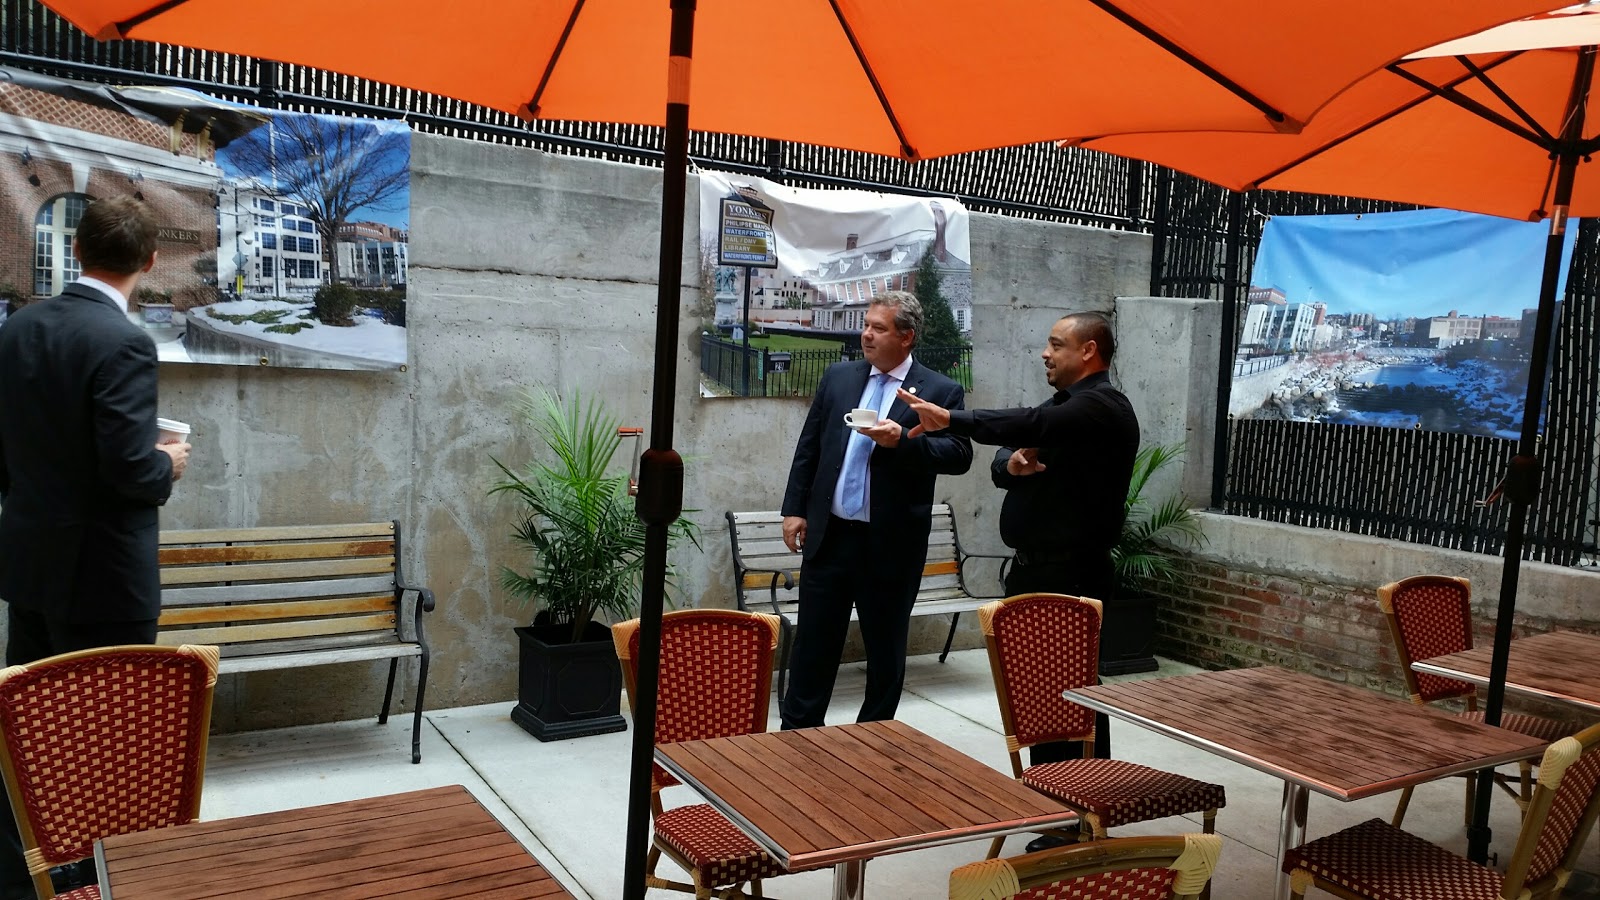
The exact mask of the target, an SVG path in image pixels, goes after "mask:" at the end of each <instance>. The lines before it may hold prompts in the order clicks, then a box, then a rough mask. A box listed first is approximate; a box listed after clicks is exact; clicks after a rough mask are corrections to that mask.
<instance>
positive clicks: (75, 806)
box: [0, 647, 217, 866]
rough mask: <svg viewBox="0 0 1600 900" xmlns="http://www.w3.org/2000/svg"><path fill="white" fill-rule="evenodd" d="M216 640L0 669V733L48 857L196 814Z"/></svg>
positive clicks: (76, 855) (70, 854) (68, 855)
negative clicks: (209, 644) (209, 643)
mask: <svg viewBox="0 0 1600 900" xmlns="http://www.w3.org/2000/svg"><path fill="white" fill-rule="evenodd" d="M216 666H217V649H216V648H215V647H181V648H176V647H114V648H107V649H104V650H93V651H85V652H82V653H70V654H64V655H62V656H56V657H51V658H50V659H46V660H41V661H40V662H37V663H33V664H32V665H29V666H19V667H13V668H10V669H6V670H4V671H3V672H0V741H3V744H4V752H5V755H6V757H7V758H8V763H9V768H10V770H11V772H12V773H13V775H14V779H15V784H14V787H13V790H14V791H15V792H16V794H17V795H20V797H21V802H22V804H23V806H24V807H25V813H26V814H25V816H22V815H19V817H18V818H19V820H20V819H23V818H25V819H26V820H27V824H28V826H29V827H31V829H32V832H33V837H34V840H35V841H37V842H38V845H39V851H40V853H41V854H42V856H43V858H44V860H45V862H47V863H48V864H49V865H52V866H53V865H59V864H61V863H66V862H71V861H73V860H78V859H83V858H84V857H86V856H89V855H91V854H92V853H93V850H94V842H95V841H96V840H98V839H100V838H103V837H108V836H110V835H116V834H126V833H129V832H135V831H144V830H146V829H151V828H160V827H163V826H167V825H177V824H181V823H184V822H188V821H192V820H193V819H195V818H196V817H197V816H198V815H199V811H200V791H201V786H202V783H203V780H204V775H205V748H206V739H207V730H208V728H209V725H210V721H211V696H212V691H213V689H214V687H215V685H216Z"/></svg>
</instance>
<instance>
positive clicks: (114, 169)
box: [0, 84, 222, 308]
mask: <svg viewBox="0 0 1600 900" xmlns="http://www.w3.org/2000/svg"><path fill="white" fill-rule="evenodd" d="M194 124H195V123H194V122H189V123H187V125H186V122H185V117H184V116H182V115H178V116H175V120H174V121H173V122H172V123H171V124H166V125H164V124H162V123H160V122H156V121H149V120H146V119H143V118H138V117H135V116H133V115H129V114H127V113H125V112H121V111H117V110H114V109H109V108H103V107H101V106H97V105H95V104H92V103H88V102H83V101H80V100H77V99H71V98H67V97H62V96H57V95H55V94H50V93H46V92H44V91H39V90H34V89H32V88H29V87H24V86H21V85H16V84H0V292H3V293H5V294H7V295H10V296H14V297H19V298H21V299H22V300H24V301H26V300H28V299H36V298H40V297H48V296H52V295H54V294H55V293H58V292H59V291H60V290H61V288H62V287H63V286H64V285H65V284H66V283H67V282H69V281H71V280H72V278H73V277H75V276H76V274H77V267H76V265H75V264H74V263H73V261H72V260H71V239H72V235H73V234H74V233H75V232H76V226H77V216H78V215H80V214H81V212H82V207H83V205H84V204H85V203H87V202H88V201H90V200H93V199H98V198H101V197H112V196H118V195H126V194H135V195H137V196H140V197H142V198H143V199H144V201H145V202H146V203H148V204H149V205H150V206H151V208H152V209H153V210H154V211H155V212H156V215H157V216H158V218H159V219H160V221H161V223H162V226H163V227H162V231H161V237H160V240H159V243H158V251H159V253H160V257H159V260H158V262H157V265H156V267H155V269H154V270H153V271H152V272H151V273H150V275H149V277H148V278H147V279H146V280H145V282H144V286H145V287H148V288H150V289H151V290H154V291H157V292H161V293H168V294H171V295H172V296H173V299H174V301H175V302H177V303H178V305H179V306H180V308H186V307H188V306H193V305H197V304H198V303H202V302H210V300H212V299H214V298H215V291H214V289H213V288H212V287H211V285H212V284H213V283H214V282H215V271H216V265H215V258H216V251H217V215H216V198H217V187H218V185H219V183H220V181H221V177H222V173H221V170H220V168H219V167H218V166H217V164H216V162H215V147H214V145H213V142H212V139H211V134H210V126H208V125H201V126H200V128H199V130H188V129H190V128H193V127H194ZM208 264H209V265H208Z"/></svg>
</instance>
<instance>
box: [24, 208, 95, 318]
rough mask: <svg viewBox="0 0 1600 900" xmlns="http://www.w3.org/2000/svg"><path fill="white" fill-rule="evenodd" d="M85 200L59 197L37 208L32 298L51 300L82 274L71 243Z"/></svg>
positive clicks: (81, 268)
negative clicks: (49, 298)
mask: <svg viewBox="0 0 1600 900" xmlns="http://www.w3.org/2000/svg"><path fill="white" fill-rule="evenodd" d="M89 200H90V197H89V195H87V194H59V195H57V196H55V197H52V198H50V199H49V200H46V201H45V203H44V205H43V206H41V207H39V214H38V215H36V216H34V218H33V295H34V296H35V297H54V296H55V295H56V294H59V293H61V291H62V289H63V288H65V287H66V286H67V285H68V284H71V283H72V282H73V281H74V280H75V279H77V277H78V276H79V275H82V274H83V266H82V265H80V264H79V263H78V260H77V258H76V257H74V256H73V255H72V242H73V240H74V239H75V238H76V237H77V235H78V220H80V219H82V218H83V210H84V207H86V206H88V205H89Z"/></svg>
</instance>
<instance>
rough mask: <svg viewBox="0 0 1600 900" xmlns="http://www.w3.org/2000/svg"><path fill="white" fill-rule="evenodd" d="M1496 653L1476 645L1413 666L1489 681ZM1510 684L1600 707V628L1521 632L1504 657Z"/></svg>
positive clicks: (1477, 681) (1591, 707) (1528, 692)
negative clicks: (1588, 631) (1592, 630)
mask: <svg viewBox="0 0 1600 900" xmlns="http://www.w3.org/2000/svg"><path fill="white" fill-rule="evenodd" d="M1493 653H1494V648H1493V647H1492V646H1490V647H1475V648H1473V649H1471V650H1463V651H1461V652H1460V653H1450V654H1446V655H1444V656H1435V657H1433V658H1432V659H1424V660H1418V661H1416V662H1413V663H1412V664H1411V668H1413V669H1415V670H1416V671H1418V672H1425V673H1427V674H1429V675H1442V676H1444V677H1445V678H1454V679H1457V680H1460V681H1466V682H1471V683H1472V684H1479V685H1487V684H1488V683H1489V663H1490V657H1491V656H1492V654H1493ZM1506 690H1507V691H1510V692H1512V693H1516V694H1524V695H1527V696H1530V697H1540V698H1543V699H1545V700H1553V701H1556V702H1557V703H1565V704H1567V705H1569V706H1576V707H1580V708H1582V709H1585V710H1591V711H1600V634H1585V633H1583V632H1579V631H1552V632H1548V633H1546V634H1536V635H1531V636H1529V637H1525V638H1517V639H1516V640H1514V641H1512V642H1511V655H1510V656H1509V657H1507V659H1506Z"/></svg>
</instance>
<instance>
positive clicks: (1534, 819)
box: [1283, 725, 1600, 900]
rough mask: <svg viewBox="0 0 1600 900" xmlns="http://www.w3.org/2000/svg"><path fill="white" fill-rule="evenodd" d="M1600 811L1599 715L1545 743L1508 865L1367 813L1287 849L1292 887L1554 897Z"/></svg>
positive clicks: (1373, 894) (1349, 893)
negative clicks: (1469, 855) (1496, 865)
mask: <svg viewBox="0 0 1600 900" xmlns="http://www.w3.org/2000/svg"><path fill="white" fill-rule="evenodd" d="M1597 814H1600V725H1595V726H1591V727H1589V728H1585V729H1584V730H1583V731H1580V732H1578V733H1577V734H1575V735H1572V736H1571V737H1564V738H1561V739H1560V740H1558V741H1556V742H1555V743H1553V744H1551V745H1550V746H1549V747H1547V748H1545V751H1544V758H1543V759H1542V760H1541V761H1540V763H1539V782H1538V786H1537V787H1535V788H1534V791H1533V799H1532V800H1531V801H1530V802H1529V803H1528V809H1527V812H1526V813H1525V814H1524V815H1523V817H1522V830H1521V831H1519V832H1518V833H1517V843H1516V847H1515V849H1513V850H1512V851H1511V859H1510V862H1509V864H1508V865H1507V866H1506V870H1505V872H1504V873H1501V872H1498V871H1496V870H1494V869H1490V868H1488V867H1486V866H1481V865H1479V864H1477V863H1474V862H1471V861H1469V860H1467V859H1466V858H1464V857H1461V856H1457V855H1456V854H1454V853H1452V852H1450V851H1448V850H1446V849H1444V848H1442V847H1439V846H1436V845H1434V844H1431V843H1429V842H1427V841H1425V840H1423V839H1422V838H1419V837H1417V836H1415V835H1413V834H1410V833H1409V832H1405V831H1401V830H1400V829H1399V828H1397V827H1395V826H1394V825H1390V824H1389V823H1387V822H1385V821H1383V820H1382V819H1369V820H1367V821H1366V822H1363V823H1361V824H1360V825H1356V826H1354V827H1351V828H1346V829H1345V830H1343V831H1340V832H1337V833H1335V834H1330V835H1328V836H1327V837H1324V838H1318V839H1317V840H1314V841H1312V842H1311V843H1309V844H1306V845H1304V846H1302V847H1300V848H1298V849H1296V850H1292V851H1290V852H1289V855H1288V857H1287V858H1286V859H1285V860H1284V865H1283V870H1284V871H1285V872H1288V873H1289V877H1290V881H1291V884H1292V886H1293V896H1294V897H1296V898H1299V897H1304V896H1305V893H1306V890H1307V889H1308V888H1311V887H1318V888H1321V889H1322V890H1324V891H1327V892H1328V893H1330V894H1332V895H1334V896H1335V897H1344V898H1347V900H1351V898H1354V900H1391V898H1396V897H1418V898H1421V897H1439V898H1449V900H1521V898H1528V897H1557V896H1560V895H1561V890H1562V887H1563V886H1564V885H1565V884H1566V883H1567V879H1568V878H1569V877H1570V876H1571V874H1572V870H1573V867H1574V866H1575V865H1577V862H1578V857H1579V855H1580V854H1581V853H1582V851H1583V842H1584V840H1585V839H1586V838H1587V837H1588V835H1589V831H1590V829H1592V828H1593V827H1594V822H1595V817H1596V815H1597Z"/></svg>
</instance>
